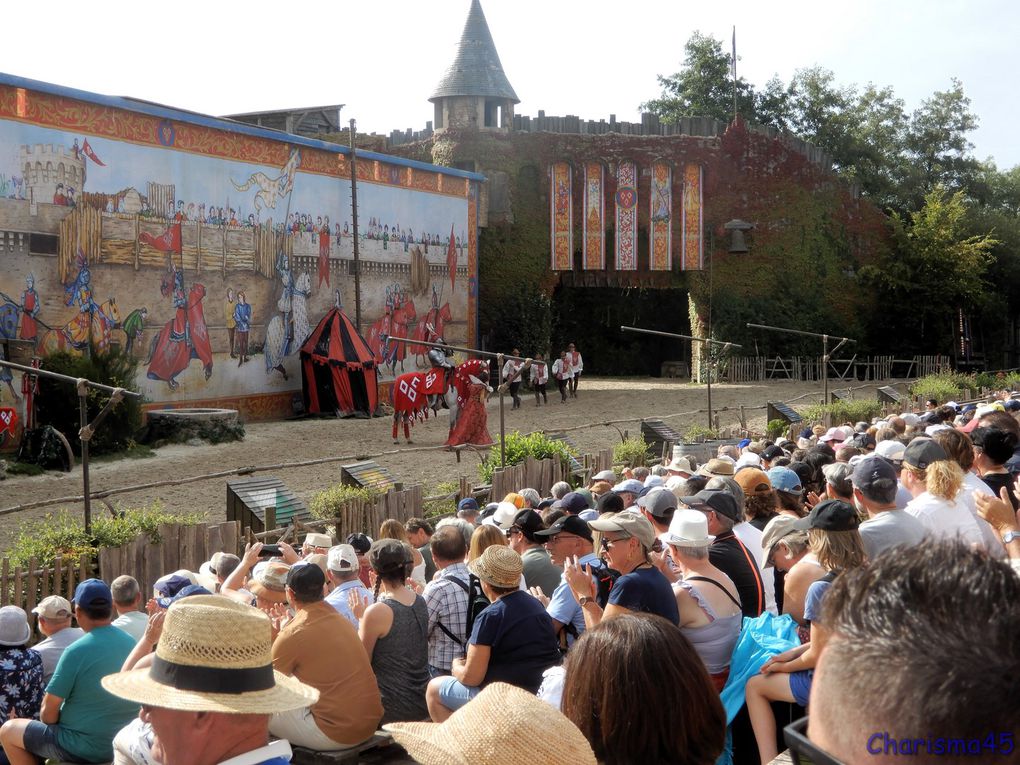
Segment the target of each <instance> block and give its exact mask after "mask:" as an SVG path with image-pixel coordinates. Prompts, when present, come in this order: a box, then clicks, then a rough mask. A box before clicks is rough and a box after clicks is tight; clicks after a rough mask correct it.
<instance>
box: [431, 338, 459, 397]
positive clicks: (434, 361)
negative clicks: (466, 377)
mask: <svg viewBox="0 0 1020 765" xmlns="http://www.w3.org/2000/svg"><path fill="white" fill-rule="evenodd" d="M436 342H438V343H441V344H443V346H444V347H442V348H430V349H429V352H428V353H427V354H426V357H427V358H428V360H429V366H431V367H432V368H433V369H442V370H443V377H444V378H445V380H446V387H449V384H450V379H451V378H452V377H453V370H454V369H456V365H455V364H454V363H453V362H452V361H450V356H452V355H453V351H451V350H450V349H449V348H446V347H445V345H446V341H445V340H444V339H443V338H441V337H440V338H438V339H437V340H436Z"/></svg>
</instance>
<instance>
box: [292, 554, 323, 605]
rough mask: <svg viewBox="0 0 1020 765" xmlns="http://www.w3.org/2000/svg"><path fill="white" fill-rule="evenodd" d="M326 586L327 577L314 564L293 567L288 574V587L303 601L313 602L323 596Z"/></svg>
mask: <svg viewBox="0 0 1020 765" xmlns="http://www.w3.org/2000/svg"><path fill="white" fill-rule="evenodd" d="M325 584H326V575H325V574H323V573H322V569H321V568H319V567H318V566H316V565H315V564H314V563H305V564H304V565H302V566H291V567H290V571H288V572H287V586H288V587H290V588H291V589H292V590H294V593H295V594H296V595H297V596H298V597H299V598H301V599H302V600H311V599H312V598H315V597H316V596H318V595H322V588H323V586H324V585H325Z"/></svg>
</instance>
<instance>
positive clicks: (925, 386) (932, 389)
mask: <svg viewBox="0 0 1020 765" xmlns="http://www.w3.org/2000/svg"><path fill="white" fill-rule="evenodd" d="M964 391H968V392H971V393H973V394H976V393H977V382H976V379H975V378H974V377H973V376H968V375H961V374H957V373H955V372H939V373H938V374H933V375H928V376H927V377H921V378H920V379H918V380H917V381H916V382H915V383H914V384H913V385H911V386H910V393H911V395H913V396H918V397H919V398H921V399H924V400H927V399H929V398H933V399H935V400H936V401H938V402H939V403H940V404H944V403H946V402H947V401H951V400H953V399H958V398H960V397H961V394H963V392H964Z"/></svg>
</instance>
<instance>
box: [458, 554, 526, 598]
mask: <svg viewBox="0 0 1020 765" xmlns="http://www.w3.org/2000/svg"><path fill="white" fill-rule="evenodd" d="M468 568H469V569H471V573H472V574H474V575H475V576H477V577H478V578H479V579H481V580H482V581H483V582H488V583H489V584H491V585H492V586H493V587H500V588H502V589H509V588H511V587H517V586H518V585H520V583H521V574H522V573H523V571H524V564H523V562H522V561H521V556H520V555H518V554H517V552H516V551H514V550H511V549H510V548H509V547H507V546H506V545H492V546H490V547H486V548H485V552H483V553H482V554H481V555H479V556H478V557H477V558H475V559H474V560H473V561H471V562H470V563H468Z"/></svg>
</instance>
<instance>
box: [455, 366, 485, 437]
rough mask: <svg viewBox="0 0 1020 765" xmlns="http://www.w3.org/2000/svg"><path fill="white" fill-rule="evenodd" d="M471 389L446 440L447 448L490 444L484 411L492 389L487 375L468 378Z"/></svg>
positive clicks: (483, 373) (482, 374)
mask: <svg viewBox="0 0 1020 765" xmlns="http://www.w3.org/2000/svg"><path fill="white" fill-rule="evenodd" d="M470 380H471V387H470V388H468V396H467V401H466V402H465V403H464V406H463V407H462V408H461V410H460V415H459V416H458V417H457V425H456V426H455V427H454V429H453V430H452V431H450V437H449V438H448V439H446V445H447V446H457V445H458V444H476V445H478V446H488V445H489V444H491V443H492V436H490V435H489V427H488V420H489V417H488V413H487V412H486V411H485V400H486V399H487V398H488V396H489V393H490V392H491V391H492V389H491V388H490V387H489V373H488V372H479V373H478V376H477V377H475V376H474V375H472V376H471V377H470Z"/></svg>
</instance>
